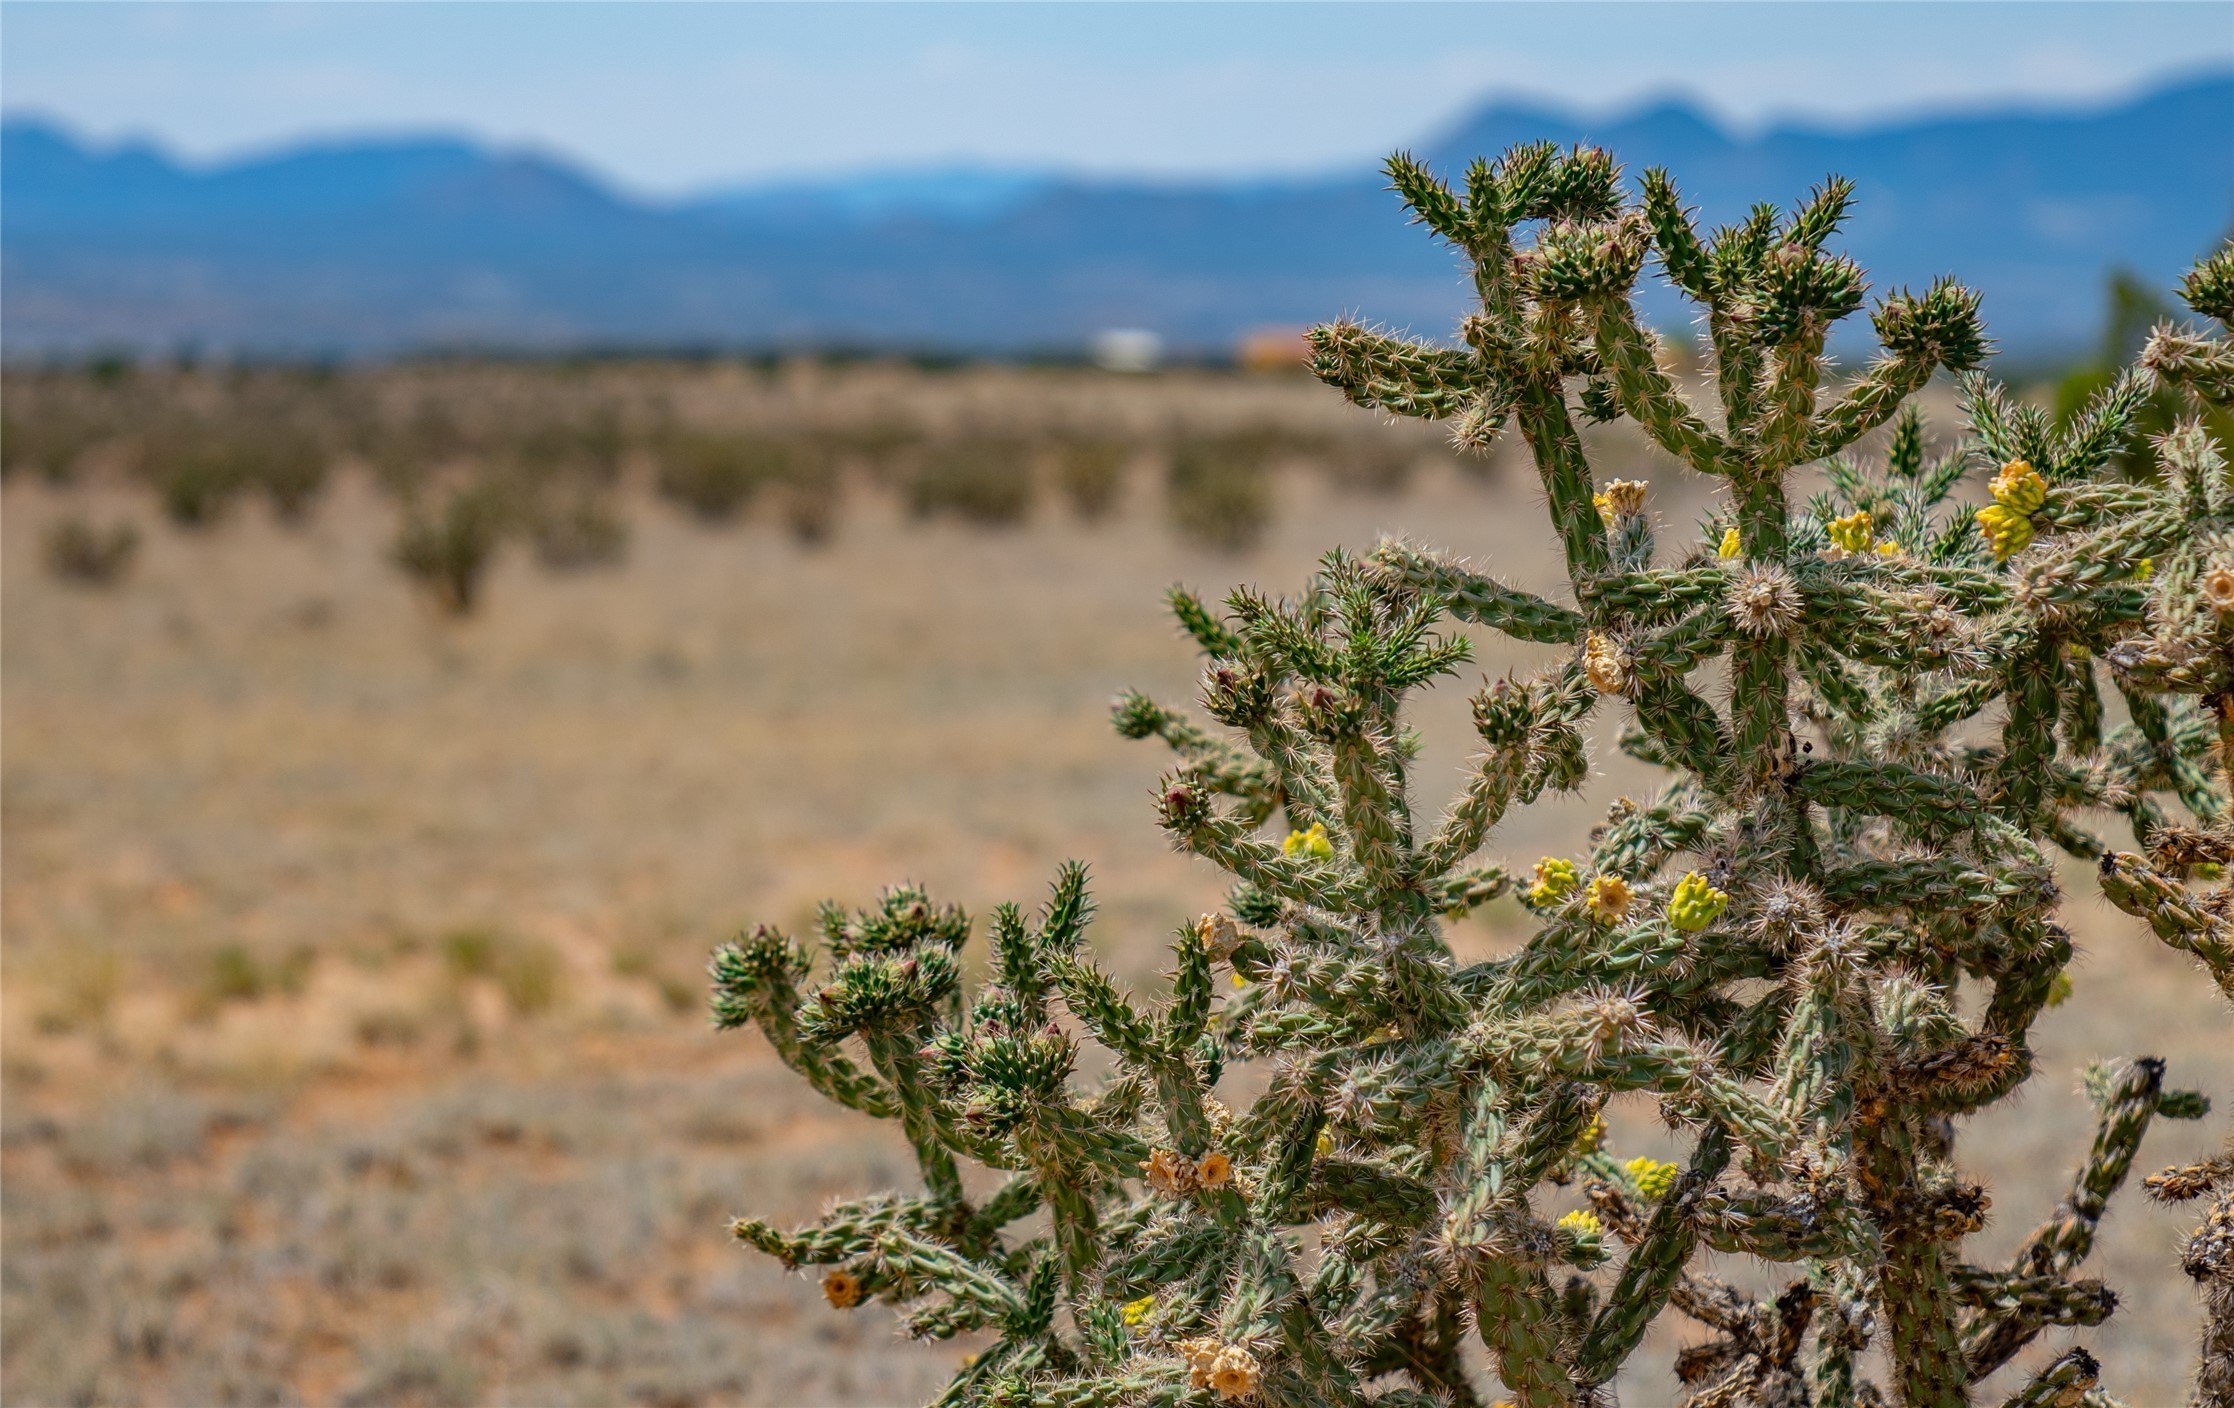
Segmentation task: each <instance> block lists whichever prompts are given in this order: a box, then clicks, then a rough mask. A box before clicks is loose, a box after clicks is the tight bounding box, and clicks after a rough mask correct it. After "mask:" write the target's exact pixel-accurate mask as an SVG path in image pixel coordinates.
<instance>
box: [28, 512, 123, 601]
mask: <svg viewBox="0 0 2234 1408" xmlns="http://www.w3.org/2000/svg"><path fill="white" fill-rule="evenodd" d="M42 546H43V548H44V550H45V554H46V564H47V570H48V571H49V572H51V573H53V574H54V575H55V577H57V578H59V579H60V580H62V581H65V582H76V583H79V584H81V585H84V586H89V587H108V586H114V585H115V584H117V583H118V582H121V581H123V580H124V578H125V576H126V574H128V573H129V572H130V571H131V570H132V561H133V559H134V558H135V557H137V556H138V555H139V550H140V530H139V529H137V528H135V527H133V526H132V525H131V524H129V523H114V524H110V525H109V526H108V527H106V528H97V527H95V526H94V525H93V524H92V523H91V522H89V521H88V520H86V519H85V518H83V517H81V516H80V515H78V514H74V513H72V514H66V515H64V516H63V517H61V518H59V519H57V520H55V523H54V526H53V527H51V528H49V529H48V530H47V534H46V540H45V542H44V543H43V544H42Z"/></svg>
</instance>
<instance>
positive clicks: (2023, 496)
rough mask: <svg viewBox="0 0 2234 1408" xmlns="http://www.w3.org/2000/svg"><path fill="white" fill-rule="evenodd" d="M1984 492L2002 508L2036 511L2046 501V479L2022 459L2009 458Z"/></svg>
mask: <svg viewBox="0 0 2234 1408" xmlns="http://www.w3.org/2000/svg"><path fill="white" fill-rule="evenodd" d="M1986 492H1987V493H1989V494H1991V495H1993V496H1994V502H1995V503H1997V504H2000V505H2001V506H2002V507H2003V508H2006V509H2014V510H2015V511H2016V512H2018V513H2024V514H2032V513H2038V512H2039V511H2040V506H2041V505H2042V504H2045V503H2046V502H2048V481H2047V480H2045V479H2042V478H2041V477H2040V471H2039V470H2037V469H2034V468H2033V467H2032V466H2031V465H2029V464H2027V463H2025V462H2024V461H2023V460H2011V461H2009V463H2007V464H2005V465H2003V466H2002V467H2001V473H1999V474H1997V475H1995V476H1994V479H1993V483H1991V484H1988V485H1987V486H1986Z"/></svg>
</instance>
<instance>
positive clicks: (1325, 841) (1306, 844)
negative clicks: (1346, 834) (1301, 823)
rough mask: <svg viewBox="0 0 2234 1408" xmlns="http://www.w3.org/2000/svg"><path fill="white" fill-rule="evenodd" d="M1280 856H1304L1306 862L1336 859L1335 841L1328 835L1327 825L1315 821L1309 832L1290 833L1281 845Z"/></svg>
mask: <svg viewBox="0 0 2234 1408" xmlns="http://www.w3.org/2000/svg"><path fill="white" fill-rule="evenodd" d="M1280 854H1282V855H1284V856H1302V857H1303V858H1305V859H1306V860H1332V859H1334V841H1333V838H1331V837H1329V836H1328V835H1327V834H1326V824H1325V823H1324V822H1318V821H1314V822H1312V823H1311V829H1310V830H1308V831H1290V832H1289V833H1288V835H1287V839H1286V840H1283V841H1282V842H1281V843H1280Z"/></svg>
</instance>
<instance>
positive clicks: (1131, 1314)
mask: <svg viewBox="0 0 2234 1408" xmlns="http://www.w3.org/2000/svg"><path fill="white" fill-rule="evenodd" d="M1155 1308H1156V1298H1155V1297H1154V1296H1142V1297H1141V1298H1140V1299H1139V1300H1128V1301H1126V1302H1125V1304H1124V1306H1123V1308H1122V1309H1121V1310H1120V1311H1119V1312H1118V1313H1119V1314H1121V1315H1123V1316H1124V1317H1125V1328H1126V1329H1128V1330H1136V1329H1139V1328H1140V1326H1141V1324H1142V1323H1143V1322H1145V1321H1146V1320H1147V1319H1148V1316H1149V1313H1150V1312H1151V1311H1153V1310H1154V1309H1155Z"/></svg>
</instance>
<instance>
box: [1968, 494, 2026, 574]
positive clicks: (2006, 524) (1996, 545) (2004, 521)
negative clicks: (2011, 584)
mask: <svg viewBox="0 0 2234 1408" xmlns="http://www.w3.org/2000/svg"><path fill="white" fill-rule="evenodd" d="M1974 516H1975V517H1976V518H1977V520H1978V530H1979V531H1980V532H1982V533H1984V534H1985V535H1986V541H1987V542H1988V543H1990V544H1992V545H1993V550H1994V561H1996V562H2007V561H2008V560H2009V559H2010V558H2011V557H2014V556H2015V555H2016V554H2018V553H2020V552H2023V551H2024V550H2025V549H2026V548H2028V547H2031V546H2032V520H2031V519H2029V518H2027V517H2025V516H2024V515H2023V514H2021V513H2019V512H2017V511H2016V510H2015V509H2013V508H2008V507H2005V506H2003V505H2001V504H1988V505H1986V506H1985V507H1984V508H1982V509H1980V510H1978V512H1977V513H1976V514H1975V515H1974Z"/></svg>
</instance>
